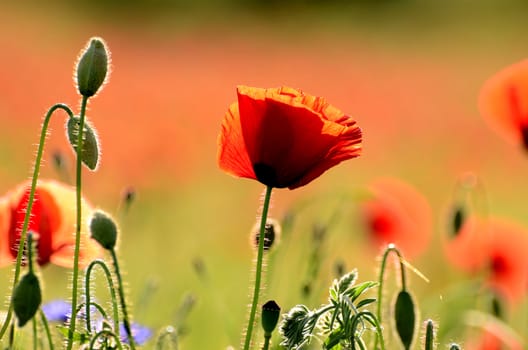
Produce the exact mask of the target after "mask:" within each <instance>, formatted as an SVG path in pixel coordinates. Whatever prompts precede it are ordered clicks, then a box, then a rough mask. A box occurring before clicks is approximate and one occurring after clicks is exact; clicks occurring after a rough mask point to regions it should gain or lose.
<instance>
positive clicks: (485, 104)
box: [478, 60, 528, 150]
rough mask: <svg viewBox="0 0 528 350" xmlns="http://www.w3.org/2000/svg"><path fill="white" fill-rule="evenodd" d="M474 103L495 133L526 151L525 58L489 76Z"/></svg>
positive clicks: (527, 85)
mask: <svg viewBox="0 0 528 350" xmlns="http://www.w3.org/2000/svg"><path fill="white" fill-rule="evenodd" d="M478 104H479V109H480V112H481V113H482V115H483V116H484V117H485V118H486V119H487V120H488V121H489V122H490V124H491V125H492V126H493V127H494V128H496V129H497V131H498V132H500V133H502V134H503V135H504V136H505V137H506V138H507V139H508V140H510V141H512V142H514V143H516V144H520V145H522V146H523V147H524V148H525V149H527V150H528V60H524V61H521V62H518V63H516V64H513V65H511V66H508V67H506V68H504V69H503V70H501V71H500V72H498V73H497V74H495V75H494V76H493V77H491V78H490V79H489V80H488V81H487V82H486V83H485V84H484V87H483V88H482V91H481V93H480V98H479V102H478Z"/></svg>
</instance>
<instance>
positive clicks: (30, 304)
mask: <svg viewBox="0 0 528 350" xmlns="http://www.w3.org/2000/svg"><path fill="white" fill-rule="evenodd" d="M41 302H42V294H41V291H40V283H39V280H38V277H37V276H36V275H35V274H34V273H33V272H28V273H27V274H26V275H24V277H22V278H21V279H20V281H19V282H18V284H17V286H16V287H15V290H14V292H13V309H14V311H15V315H16V317H17V319H18V326H19V327H23V326H24V325H25V324H26V323H27V322H28V321H29V320H31V319H32V318H33V316H35V314H36V313H37V310H38V308H39V306H40V303H41Z"/></svg>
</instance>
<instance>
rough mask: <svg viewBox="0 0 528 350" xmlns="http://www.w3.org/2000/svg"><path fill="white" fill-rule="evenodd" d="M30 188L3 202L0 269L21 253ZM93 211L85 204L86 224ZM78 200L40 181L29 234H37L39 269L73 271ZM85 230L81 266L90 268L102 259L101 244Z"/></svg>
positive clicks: (69, 192) (26, 186) (22, 188)
mask: <svg viewBox="0 0 528 350" xmlns="http://www.w3.org/2000/svg"><path fill="white" fill-rule="evenodd" d="M29 192H30V185H29V184H28V183H24V184H22V185H20V186H18V187H17V188H16V189H14V190H13V191H11V192H9V193H8V194H7V195H6V196H4V197H2V198H1V199H0V266H5V265H9V264H11V263H12V262H13V261H14V260H15V258H16V256H17V253H18V242H19V240H20V234H21V231H22V226H23V222H24V216H25V209H26V207H27V202H28V200H29ZM92 210H93V209H92V207H91V206H90V205H89V204H88V203H86V201H84V200H83V210H82V213H83V220H82V222H83V223H85V222H87V220H85V219H84V218H87V217H89V215H90V213H91V212H92ZM75 223H76V197H75V191H74V190H73V189H72V188H70V187H68V186H66V185H63V184H61V183H59V182H56V181H52V180H47V181H44V180H42V181H39V182H38V184H37V188H36V191H35V200H34V202H33V208H32V210H31V219H30V222H29V227H28V231H32V232H34V234H35V238H34V239H35V242H36V254H35V255H36V261H37V262H38V264H39V265H46V264H47V263H53V264H56V265H59V266H63V267H69V268H71V267H73V254H74V248H75ZM86 232H88V231H87V229H86V227H82V230H81V250H80V256H79V263H80V265H81V266H85V265H87V264H88V263H89V262H90V261H91V260H93V259H95V258H97V257H98V256H100V255H101V253H102V250H101V248H100V247H99V246H98V244H97V243H96V242H95V241H93V240H92V239H91V238H89V237H88V236H87V234H86Z"/></svg>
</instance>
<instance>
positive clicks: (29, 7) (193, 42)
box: [0, 0, 528, 349]
mask: <svg viewBox="0 0 528 350" xmlns="http://www.w3.org/2000/svg"><path fill="white" fill-rule="evenodd" d="M146 3H147V2H145V4H146ZM112 4H113V5H112V6H110V7H106V5H104V4H102V2H100V1H99V2H97V3H94V4H93V5H91V3H90V2H83V3H82V5H79V7H76V6H72V5H71V4H69V3H67V2H61V1H53V2H50V3H49V4H47V5H43V4H41V3H37V2H33V3H30V4H26V5H14V4H9V5H8V4H2V5H0V29H1V30H2V32H3V33H4V34H3V35H1V36H0V45H1V46H2V54H1V55H0V81H1V82H2V83H3V84H0V135H1V138H0V161H1V162H2V164H4V165H3V166H2V167H1V168H0V193H4V192H7V191H8V190H9V189H10V188H12V187H13V186H15V185H16V184H18V183H19V182H21V181H23V180H25V179H26V178H27V177H28V176H29V174H30V170H31V166H32V164H33V156H34V153H35V150H36V146H35V144H36V142H37V135H38V132H39V127H40V124H41V121H42V116H43V114H44V112H45V110H46V109H47V108H48V107H49V106H51V105H52V104H54V103H55V102H66V103H68V104H69V105H70V106H72V107H74V108H78V105H79V102H78V99H77V97H76V95H75V90H74V88H73V84H72V78H71V74H72V70H73V68H72V67H73V65H74V60H75V58H76V55H77V53H78V51H79V50H80V48H81V47H82V46H83V45H84V44H85V43H86V41H87V40H88V38H89V37H91V36H93V35H98V36H101V37H103V38H105V39H106V40H107V42H108V45H109V47H110V50H111V51H112V62H113V72H112V75H111V77H110V82H109V84H108V86H106V87H105V89H104V90H103V91H102V92H101V94H100V96H98V97H97V98H95V99H94V100H93V101H92V102H91V106H90V110H89V113H88V116H89V117H90V118H91V120H92V121H93V123H94V125H95V127H96V128H97V129H98V131H99V135H100V137H101V140H102V147H103V154H102V157H103V158H102V164H101V168H100V170H99V171H98V172H97V173H85V177H84V178H85V186H86V187H85V189H84V193H85V195H86V196H87V198H88V199H89V200H90V201H91V202H92V203H93V204H95V205H96V206H99V207H101V208H103V209H105V210H107V211H109V212H111V213H114V214H116V215H119V212H118V207H119V202H120V196H121V194H122V191H123V190H124V189H125V188H127V187H129V186H132V187H133V188H134V189H135V190H136V192H137V200H136V201H135V202H134V203H133V205H132V207H131V208H130V210H129V212H128V213H127V214H126V215H123V216H120V218H121V220H120V221H121V229H122V235H121V238H120V256H121V258H122V261H123V264H124V270H125V272H126V277H125V278H126V281H127V284H128V287H129V293H128V298H129V300H130V301H131V302H132V309H133V315H134V318H135V319H136V320H137V321H138V322H141V323H143V324H145V325H148V326H151V327H153V328H155V329H159V328H161V327H163V326H166V325H169V324H171V323H173V322H174V318H175V317H176V316H175V312H176V310H177V308H178V306H179V304H180V303H181V301H182V299H183V298H184V297H185V296H186V295H188V294H189V293H190V294H192V295H193V296H194V297H195V298H196V305H195V307H194V308H193V310H192V311H191V313H190V315H189V317H188V320H187V327H188V328H187V329H188V334H186V335H185V336H184V338H183V339H182V348H185V349H222V348H223V349H225V348H226V347H227V346H228V345H233V346H235V347H237V346H238V344H239V342H240V339H241V331H242V328H243V326H244V323H245V312H246V304H247V303H249V287H248V282H249V281H250V279H251V277H250V276H251V274H252V270H251V269H252V264H251V261H252V259H253V252H252V250H251V249H250V246H249V243H248V242H249V238H248V234H249V230H250V229H251V227H252V226H253V224H254V222H255V217H256V215H257V212H258V209H259V206H260V196H261V192H262V191H263V186H261V185H260V184H258V183H257V182H252V181H249V180H242V179H234V178H232V177H230V176H228V175H225V174H223V173H222V172H221V171H220V170H218V169H217V166H216V135H217V133H218V131H219V127H220V122H221V119H222V116H223V114H224V113H225V111H226V110H227V108H228V106H229V104H230V103H232V102H234V101H235V99H236V92H235V86H236V85H237V84H245V85H254V86H261V87H271V86H278V85H289V86H295V87H300V88H301V89H303V90H305V91H306V92H308V93H311V94H315V95H321V96H325V97H326V98H327V99H328V101H329V102H331V103H332V104H334V105H335V106H337V107H339V108H340V109H342V110H343V111H345V112H346V113H349V114H351V115H353V116H354V117H355V118H356V119H357V121H358V123H359V125H360V126H361V127H362V129H363V131H364V140H365V141H364V154H363V156H362V157H361V158H358V159H354V160H351V161H348V162H345V163H343V164H341V165H339V166H338V167H336V168H334V169H331V170H330V171H329V172H328V173H326V174H324V175H323V176H322V177H321V178H319V179H317V180H316V181H315V182H314V183H312V184H310V185H308V186H307V187H305V188H301V189H299V190H295V191H289V190H276V191H275V194H274V200H273V207H272V210H271V215H272V216H273V217H276V218H279V219H281V218H283V217H284V216H285V215H286V214H287V213H289V210H290V209H291V208H297V207H298V206H300V205H301V204H300V203H308V205H306V208H305V209H302V210H300V211H299V212H298V213H297V212H294V213H295V214H296V216H295V222H294V226H293V227H292V230H291V231H290V232H289V234H288V235H287V237H285V238H284V240H285V242H283V243H284V244H283V245H281V246H279V250H278V251H277V252H276V254H275V255H274V256H273V257H272V260H273V261H272V262H273V265H272V266H270V268H271V269H272V272H273V274H271V276H270V279H269V281H268V284H269V286H268V291H267V293H265V294H264V296H263V297H262V300H264V299H268V298H274V299H276V300H277V302H278V303H279V304H280V305H281V307H282V309H283V311H287V310H288V309H289V308H290V307H292V306H293V305H295V304H296V303H299V302H306V303H308V305H310V306H312V307H316V306H318V305H320V304H321V302H324V301H325V300H324V298H325V295H326V294H325V293H326V290H325V288H326V286H328V285H329V283H330V282H331V280H332V279H333V278H334V267H335V263H336V262H339V261H342V262H344V263H345V265H346V267H347V268H348V269H351V268H354V267H358V268H359V271H360V278H361V280H367V279H375V278H376V270H377V264H376V255H377V254H376V252H375V251H373V250H372V249H370V248H369V247H368V246H367V243H368V242H367V241H366V238H365V237H362V235H361V233H362V230H361V228H360V227H359V225H358V219H357V206H356V203H355V200H356V199H357V197H358V196H360V195H361V193H362V191H363V190H364V186H365V185H366V184H368V183H369V182H370V181H371V180H372V179H374V178H377V177H381V176H393V177H397V178H400V179H402V180H404V181H406V182H409V183H410V184H412V185H414V186H415V187H416V188H417V189H419V190H420V191H421V192H422V193H423V194H424V195H425V196H426V197H427V198H428V200H429V202H430V204H431V207H432V209H433V215H434V221H435V230H434V238H433V241H432V242H431V244H430V247H429V249H428V251H427V252H426V253H425V254H423V255H421V256H419V257H418V258H417V259H415V260H413V261H412V263H413V265H414V266H416V267H417V268H418V269H419V270H420V271H421V272H422V273H423V274H425V275H426V276H427V277H428V278H429V279H430V282H429V283H427V282H424V281H422V280H421V279H420V278H418V277H417V276H412V277H411V285H412V290H413V291H414V293H415V294H416V296H417V299H418V300H420V301H421V302H420V309H421V315H422V316H423V318H428V317H431V318H433V319H435V320H438V321H439V322H440V325H441V326H442V325H443V323H446V324H448V323H450V322H455V321H457V320H454V321H453V320H450V318H449V317H450V310H451V309H452V308H460V307H464V305H470V303H471V300H468V297H467V296H466V297H463V298H462V302H461V303H460V304H457V303H454V304H453V302H452V301H451V300H450V293H451V292H452V291H453V289H457V288H463V286H465V283H467V282H466V280H465V276H464V275H463V274H462V273H460V272H457V271H456V270H455V269H454V268H452V267H451V266H450V265H449V263H448V262H447V261H446V258H445V257H444V255H443V252H442V250H441V249H439V247H440V242H441V235H442V234H444V233H445V225H446V222H445V220H446V218H445V214H446V212H447V209H448V208H449V205H450V203H451V202H450V201H451V200H452V198H451V195H452V191H453V186H454V184H455V182H456V180H457V178H458V177H459V176H460V174H462V173H464V172H467V171H472V172H475V173H476V174H477V175H478V176H479V177H480V179H481V180H482V181H483V183H484V184H485V189H486V196H487V198H488V199H489V208H490V212H491V213H493V214H494V215H495V214H496V215H497V216H500V217H505V218H509V219H512V220H515V221H517V222H520V223H522V224H523V225H524V226H526V227H528V216H527V215H526V206H525V203H524V202H525V201H524V198H526V196H527V195H528V186H526V181H525V178H526V174H527V173H528V163H527V162H526V155H525V154H524V153H523V151H522V150H521V149H520V148H518V147H515V146H514V145H511V144H508V143H507V142H506V141H505V140H503V139H501V138H500V137H499V136H498V135H497V134H495V133H494V132H493V130H491V129H490V128H488V126H487V125H486V123H485V121H484V120H483V119H482V118H481V116H480V115H479V113H478V111H477V108H476V101H477V96H478V93H479V89H480V88H481V86H482V84H483V82H484V81H485V80H486V79H487V78H488V77H489V76H491V75H492V74H493V73H495V72H496V71H498V70H499V69H500V68H502V67H504V66H506V65H508V64H510V63H513V62H516V61H519V60H521V59H523V58H525V57H526V56H527V48H526V44H525V37H526V35H525V34H526V30H525V21H526V19H527V18H526V13H527V12H526V10H528V7H527V6H526V5H525V4H523V3H522V2H521V1H503V2H493V1H483V2H475V1H448V2H442V3H441V5H440V3H433V2H428V1H404V0H401V1H392V2H391V1H377V2H376V4H374V5H373V4H371V3H369V2H368V1H360V2H345V1H341V2H340V1H333V2H331V3H330V4H328V5H327V6H323V5H321V4H316V3H311V2H310V4H306V3H303V2H301V1H298V2H292V3H291V4H289V5H284V6H283V4H278V3H276V2H272V3H271V4H269V5H268V6H264V5H262V3H259V2H254V3H253V5H251V6H249V5H245V6H242V5H241V4H240V3H238V2H236V1H230V2H226V4H225V6H221V5H219V4H215V3H213V2H211V3H209V2H205V1H200V2H196V3H194V2H188V3H186V2H181V3H178V4H179V5H174V4H169V3H168V2H162V1H161V2H158V3H156V4H154V5H157V6H159V7H156V6H152V5H151V6H150V7H147V6H146V5H145V4H143V3H141V2H139V1H135V2H133V3H122V2H112ZM477 4H478V5H477ZM59 119H61V118H56V120H53V121H52V128H53V131H52V132H51V135H50V137H49V138H48V139H49V145H48V146H47V151H46V159H47V163H46V164H45V166H44V168H43V170H42V177H48V178H49V177H52V178H59V175H58V174H57V172H56V170H55V169H53V167H52V164H51V157H52V153H53V152H54V151H60V152H62V153H63V154H65V155H66V157H67V160H69V162H70V164H69V166H70V167H69V170H70V171H73V166H72V165H73V164H72V163H73V157H72V155H71V152H70V150H69V149H68V145H67V143H66V141H65V137H64V135H63V134H64V132H63V126H62V121H60V120H59ZM341 197H345V198H346V200H345V201H341V200H340V199H339V198H341ZM334 210H338V212H339V214H340V215H339V216H338V220H337V221H335V222H333V223H332V224H333V225H332V226H331V229H330V231H329V233H328V234H329V235H328V240H327V242H326V243H325V245H324V247H323V257H324V261H323V265H322V266H321V270H320V274H319V276H318V279H317V281H315V286H316V287H315V289H314V294H313V295H312V296H311V297H310V298H309V299H308V300H303V299H302V298H301V290H302V284H303V282H304V281H305V277H306V274H307V269H308V261H307V260H308V259H307V256H308V252H309V250H310V244H311V232H312V228H313V225H314V224H320V223H325V222H326V220H328V218H329V217H330V216H331V215H332V214H333V213H334ZM197 261H199V262H201V263H203V267H204V269H205V272H204V273H205V277H204V276H203V275H202V276H200V275H198V274H197V272H196V269H195V267H194V266H195V265H194V264H196V262H197ZM42 275H43V276H44V280H45V299H46V300H52V299H56V298H68V297H69V291H68V292H66V291H67V288H68V287H67V283H68V281H69V276H70V273H69V271H67V270H65V269H61V268H57V267H53V266H48V267H46V268H45V269H43V271H42ZM10 278H11V270H10V269H9V268H4V269H2V270H1V271H0V295H6V294H7V292H8V291H9V289H10V287H9V286H10V282H9V281H10ZM149 286H151V287H152V286H154V287H153V288H155V290H154V292H153V293H154V294H152V296H151V297H150V298H148V299H145V298H142V296H143V295H144V291H145V288H149ZM458 292H460V290H459V291H458ZM458 292H457V293H458ZM102 297H104V293H103V296H102ZM387 297H388V299H390V295H387ZM527 308H528V306H527V303H526V302H524V304H522V305H521V306H520V307H519V310H517V312H515V313H512V315H511V317H512V320H513V321H512V324H513V327H514V328H515V329H516V330H517V331H519V332H520V333H521V334H523V332H526V329H527V328H526V324H527V322H528V316H526V315H527V314H528V313H527V312H526V311H527ZM458 321H459V320H458ZM451 324H456V323H451ZM445 332H447V333H446V334H442V336H443V339H442V341H443V342H445V343H447V342H448V341H453V340H457V337H460V336H462V334H461V332H460V330H457V329H450V328H449V327H447V330H446V331H445ZM150 344H151V345H152V343H150Z"/></svg>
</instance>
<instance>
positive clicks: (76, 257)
mask: <svg viewBox="0 0 528 350" xmlns="http://www.w3.org/2000/svg"><path fill="white" fill-rule="evenodd" d="M87 103H88V97H86V96H83V97H82V100H81V112H80V113H79V135H77V144H76V145H77V146H76V153H77V164H76V175H75V178H76V181H75V190H76V206H77V221H76V225H75V226H76V227H75V252H74V255H73V277H72V300H71V303H72V312H71V314H72V317H71V318H70V327H69V329H68V343H67V349H68V350H71V349H72V346H73V334H74V332H75V323H76V318H77V317H75V310H77V293H78V287H77V285H78V283H79V253H80V245H81V224H82V219H81V218H82V207H81V206H82V201H81V199H82V198H81V193H82V181H81V180H82V176H81V175H82V163H81V159H82V149H83V134H84V132H83V131H84V120H85V114H86V105H87Z"/></svg>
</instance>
